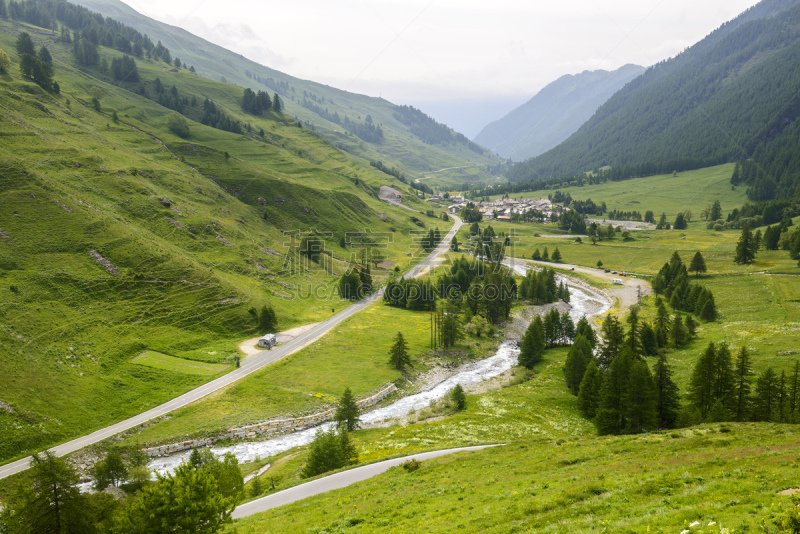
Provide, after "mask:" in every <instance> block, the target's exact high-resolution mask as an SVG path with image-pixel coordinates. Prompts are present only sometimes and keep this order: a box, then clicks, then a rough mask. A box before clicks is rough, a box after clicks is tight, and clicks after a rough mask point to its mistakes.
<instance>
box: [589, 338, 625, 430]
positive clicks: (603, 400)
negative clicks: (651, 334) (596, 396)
mask: <svg viewBox="0 0 800 534" xmlns="http://www.w3.org/2000/svg"><path fill="white" fill-rule="evenodd" d="M633 361H634V357H633V355H632V354H631V352H630V350H629V349H628V348H627V347H626V348H624V349H622V350H621V351H620V352H619V354H617V356H616V357H615V358H614V359H613V361H612V362H611V365H610V366H609V368H608V372H607V373H606V374H605V377H604V378H603V388H602V390H601V391H600V403H599V404H598V407H597V415H596V417H595V425H596V426H597V432H598V433H599V434H600V435H601V436H602V435H605V434H619V433H620V432H622V431H623V429H625V428H626V427H627V421H626V417H625V416H626V413H627V412H626V409H625V404H624V403H625V396H626V394H627V391H628V385H629V380H628V379H629V376H630V373H631V367H632V363H633Z"/></svg>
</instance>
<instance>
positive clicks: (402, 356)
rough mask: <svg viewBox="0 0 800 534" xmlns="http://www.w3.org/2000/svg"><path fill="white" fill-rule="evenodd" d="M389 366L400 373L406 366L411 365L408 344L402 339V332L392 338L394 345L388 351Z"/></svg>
mask: <svg viewBox="0 0 800 534" xmlns="http://www.w3.org/2000/svg"><path fill="white" fill-rule="evenodd" d="M389 365H391V366H392V367H394V368H395V369H398V370H400V371H402V370H403V369H405V367H406V365H409V366H410V365H411V357H410V356H409V355H408V343H406V340H405V338H403V334H402V332H398V333H397V336H396V337H395V338H394V344H392V348H391V350H390V351H389Z"/></svg>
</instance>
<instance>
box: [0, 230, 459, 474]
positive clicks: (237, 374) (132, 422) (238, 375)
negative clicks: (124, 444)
mask: <svg viewBox="0 0 800 534" xmlns="http://www.w3.org/2000/svg"><path fill="white" fill-rule="evenodd" d="M452 218H453V221H454V224H453V227H452V228H451V229H450V231H449V232H448V233H447V236H445V238H444V239H442V242H441V243H440V244H439V246H437V247H436V249H435V250H434V251H433V252H431V253H430V254H429V255H428V256H427V257H425V258H424V259H423V260H422V261H421V262H420V263H418V264H417V265H416V266H415V267H414V268H413V269H411V270H410V271H409V272H407V273H406V274H405V275H404V276H403V278H413V277H415V276H416V275H417V274H418V273H419V272H420V271H421V270H422V269H424V268H425V267H427V266H428V265H431V264H432V263H433V260H435V259H436V258H437V257H438V256H439V255H441V254H443V253H444V252H446V251H447V250H448V249H449V247H450V240H451V239H452V237H453V236H454V235H455V234H456V232H458V230H459V228H461V226H462V224H463V223H462V222H461V219H459V218H458V217H456V216H453V217H452ZM382 296H383V289H381V290H380V291H377V292H376V293H374V294H373V295H371V296H369V297H367V298H365V299H363V300H360V301H358V302H356V303H355V304H352V305H350V306H349V307H347V308H345V309H344V310H342V311H340V312H339V313H337V314H335V315H332V316H331V317H329V318H328V319H326V320H325V321H322V322H321V323H319V324H317V325H316V326H314V327H313V328H311V329H309V330H308V331H307V332H305V333H303V334H300V335H299V336H297V337H296V338H294V339H293V340H291V341H289V342H288V343H285V344H283V345H281V346H280V347H275V348H273V349H272V350H265V351H261V352H259V353H257V354H254V355H253V356H250V357H248V358H247V359H246V360H244V361H243V362H242V366H241V367H239V368H238V369H235V370H233V371H231V372H230V373H228V374H226V375H225V376H221V377H219V378H217V379H216V380H212V381H211V382H208V383H206V384H204V385H202V386H200V387H198V388H196V389H193V390H191V391H189V392H187V393H184V394H183V395H181V396H179V397H175V398H174V399H172V400H170V401H168V402H165V403H164V404H161V405H159V406H156V407H155V408H151V409H149V410H147V411H146V412H142V413H140V414H139V415H135V416H133V417H131V418H129V419H125V420H124V421H120V422H119V423H116V424H113V425H111V426H107V427H105V428H102V429H100V430H97V431H95V432H92V433H91V434H87V435H86V436H82V437H80V438H76V439H73V440H72V441H68V442H66V443H62V444H61V445H56V446H54V447H52V448H50V451H51V452H52V453H53V454H55V455H56V456H64V455H66V454H70V453H72V452H75V451H77V450H80V449H82V448H84V447H88V446H89V445H92V444H94V443H97V442H99V441H103V440H104V439H108V438H110V437H111V436H114V435H116V434H119V433H120V432H124V431H126V430H130V429H131V428H134V427H136V426H139V425H141V424H143V423H146V422H147V421H150V420H151V419H155V418H157V417H161V416H162V415H165V414H168V413H170V412H172V411H175V410H177V409H178V408H182V407H184V406H186V405H187V404H191V403H192V402H195V401H197V400H200V399H202V398H203V397H206V396H207V395H210V394H211V393H214V392H215V391H219V390H220V389H222V388H224V387H227V386H229V385H231V384H233V383H234V382H236V381H238V380H241V379H242V378H244V377H246V376H247V375H250V374H252V373H255V372H256V371H258V370H260V369H263V368H264V367H266V366H267V365H270V364H272V363H275V362H277V361H278V360H281V359H283V358H286V357H287V356H289V355H291V354H294V353H295V352H297V351H299V350H300V349H302V348H303V347H305V346H307V345H309V344H310V343H313V342H314V341H316V340H317V339H319V338H321V337H322V336H324V335H325V334H326V333H328V332H329V331H330V330H331V329H332V328H333V327H335V326H336V325H338V324H339V323H341V322H342V321H344V320H346V319H347V318H349V317H352V316H353V315H355V314H357V313H359V312H360V311H362V310H364V309H365V308H366V307H367V306H369V305H370V304H372V303H373V302H375V301H376V300H378V299H380V298H381V297H382ZM30 461H31V457H30V456H27V457H25V458H22V459H21V460H17V461H15V462H11V463H8V464H5V465H3V466H0V479H3V478H5V477H8V476H11V475H13V474H16V473H20V472H22V471H25V470H26V469H27V468H28V467H29V466H30Z"/></svg>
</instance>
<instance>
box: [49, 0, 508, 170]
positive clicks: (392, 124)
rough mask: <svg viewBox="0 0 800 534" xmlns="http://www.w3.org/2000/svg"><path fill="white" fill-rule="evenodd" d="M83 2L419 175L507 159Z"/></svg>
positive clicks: (364, 151)
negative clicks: (436, 137) (438, 138)
mask: <svg viewBox="0 0 800 534" xmlns="http://www.w3.org/2000/svg"><path fill="white" fill-rule="evenodd" d="M36 1H41V0H36ZM81 5H85V6H88V7H89V8H90V9H92V10H94V11H97V12H98V13H102V14H104V15H105V16H109V17H111V18H113V19H116V20H119V21H122V22H124V23H125V24H128V25H130V26H131V27H133V28H136V29H137V30H139V31H141V32H143V33H147V34H148V35H149V36H150V38H151V39H153V40H160V41H161V42H162V43H164V46H166V47H168V48H169V49H170V50H171V51H172V53H173V56H178V57H180V59H181V60H182V61H183V62H185V63H186V64H187V65H189V66H194V67H195V69H196V70H197V73H198V74H199V75H200V76H203V77H206V78H211V79H214V80H222V81H225V82H228V83H233V84H236V85H239V86H241V87H248V88H250V89H252V90H253V91H258V90H263V91H269V92H270V93H277V94H279V95H280V98H281V99H282V100H283V102H284V104H285V111H286V113H287V114H289V115H290V116H292V117H296V118H297V119H299V120H300V121H302V123H303V125H304V126H306V127H308V128H311V129H314V130H315V131H317V132H318V133H320V134H322V135H323V136H325V137H327V138H328V139H329V140H330V141H331V142H332V143H334V144H335V145H336V146H337V147H339V148H341V149H343V150H346V151H348V152H350V153H352V154H355V155H358V156H361V157H364V158H366V159H370V160H376V161H380V160H382V161H384V162H387V163H392V164H393V165H394V166H396V167H399V168H402V170H403V171H404V172H405V173H406V174H409V175H410V176H411V177H419V176H420V174H419V173H424V172H427V171H433V170H438V169H442V168H445V167H456V166H464V165H469V164H471V165H480V166H481V167H483V168H484V169H485V168H486V166H487V165H493V164H495V163H497V162H498V161H499V159H498V158H497V157H496V156H494V155H493V154H492V153H491V151H488V150H485V149H483V148H481V147H478V146H477V145H475V144H474V143H472V142H471V141H470V140H469V139H467V138H466V137H464V136H463V135H461V134H458V133H456V132H452V131H451V130H450V129H449V128H447V127H444V128H445V129H446V130H447V131H448V133H449V135H450V137H451V138H452V140H451V141H449V142H447V143H440V142H437V141H431V140H430V139H428V138H427V137H425V136H419V135H417V133H418V132H417V131H414V130H413V128H412V127H413V125H412V124H409V123H408V122H404V121H402V120H399V119H398V118H397V117H396V106H395V105H394V104H392V103H391V102H388V101H387V100H384V99H382V98H373V97H368V96H364V95H359V94H356V93H351V92H348V91H343V90H340V89H336V88H334V87H330V86H328V85H324V84H321V83H316V82H314V81H309V80H302V79H299V78H296V77H294V76H291V75H289V74H285V73H283V72H280V71H277V70H275V69H272V68H269V67H267V66H264V65H260V64H258V63H256V62H254V61H251V60H249V59H246V58H244V57H243V56H241V55H240V54H236V53H234V52H231V51H230V50H226V49H224V48H222V47H220V46H217V45H215V44H213V43H210V42H208V41H206V40H204V39H201V38H199V37H197V36H195V35H192V34H190V33H189V32H187V31H185V30H183V29H181V28H177V27H174V26H170V25H168V24H164V23H161V22H158V21H156V20H153V19H150V18H148V17H146V16H144V15H142V14H140V13H137V12H136V11H134V10H133V9H131V8H130V7H128V6H127V5H125V4H123V3H122V2H120V1H118V0H86V1H83V2H81ZM428 120H430V118H428ZM488 177H489V172H488V170H484V171H483V172H482V173H481V174H479V175H478V176H475V177H472V178H471V179H473V180H484V181H485V180H486V179H487V178H488ZM411 182H412V183H413V180H411Z"/></svg>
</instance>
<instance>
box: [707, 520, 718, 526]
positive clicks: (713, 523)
mask: <svg viewBox="0 0 800 534" xmlns="http://www.w3.org/2000/svg"><path fill="white" fill-rule="evenodd" d="M716 524H717V522H716V521H712V522H711V523H709V524H708V526H709V527H713V526H714V525H716Z"/></svg>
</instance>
